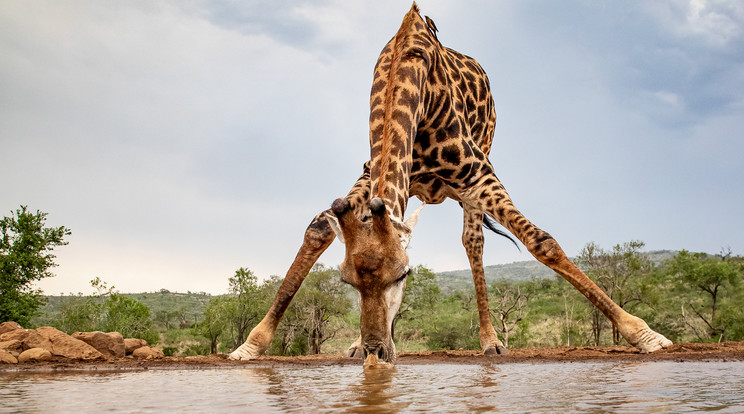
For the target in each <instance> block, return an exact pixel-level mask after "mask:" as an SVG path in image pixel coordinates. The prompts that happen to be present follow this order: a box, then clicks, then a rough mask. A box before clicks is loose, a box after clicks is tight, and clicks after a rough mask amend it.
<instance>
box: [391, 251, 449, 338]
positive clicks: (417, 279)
mask: <svg viewBox="0 0 744 414" xmlns="http://www.w3.org/2000/svg"><path fill="white" fill-rule="evenodd" d="M441 297H442V294H441V291H440V290H439V286H438V285H437V282H436V275H435V274H434V272H433V271H432V270H431V269H428V268H426V267H425V266H423V265H418V266H416V267H414V268H413V269H412V270H411V273H410V274H409V275H408V277H407V278H406V290H405V292H404V294H403V301H402V302H401V304H400V309H399V310H398V313H397V314H396V315H395V317H394V318H393V323H392V327H391V332H390V334H391V336H392V338H393V340H395V327H396V325H397V324H398V322H399V321H401V320H411V319H414V318H417V317H418V316H420V315H421V313H422V312H427V311H431V310H432V309H433V308H434V305H436V304H437V303H438V302H439V301H440V300H441Z"/></svg>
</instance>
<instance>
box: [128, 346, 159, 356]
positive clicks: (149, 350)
mask: <svg viewBox="0 0 744 414" xmlns="http://www.w3.org/2000/svg"><path fill="white" fill-rule="evenodd" d="M132 355H133V356H134V357H135V358H143V359H160V358H163V357H164V356H165V355H164V354H163V351H161V350H160V349H158V348H155V347H152V346H143V347H140V348H137V349H135V350H134V352H132Z"/></svg>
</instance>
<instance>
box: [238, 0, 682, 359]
mask: <svg viewBox="0 0 744 414" xmlns="http://www.w3.org/2000/svg"><path fill="white" fill-rule="evenodd" d="M425 19H426V20H424V19H423V18H422V17H421V15H420V12H419V8H418V7H417V5H416V3H415V2H414V3H413V5H412V6H411V9H410V10H409V11H408V13H406V15H405V16H404V18H403V22H402V24H401V26H400V29H399V30H398V32H397V33H396V34H395V36H394V37H393V38H392V39H391V40H390V41H389V42H388V43H387V44H386V45H385V47H384V48H383V50H382V52H381V53H380V56H379V58H378V60H377V63H376V65H375V70H374V78H373V82H372V90H371V94H370V116H369V128H370V129H369V131H370V132H369V139H370V159H369V161H367V162H366V163H365V164H364V166H363V171H362V175H361V176H360V177H359V178H358V179H357V181H356V183H355V184H354V186H353V187H352V189H351V191H350V192H349V193H348V194H347V196H346V197H344V198H340V199H337V200H335V201H334V202H333V204H332V206H331V209H329V210H326V211H323V212H321V213H319V214H318V215H316V216H315V218H314V219H313V221H312V222H311V223H310V225H309V226H308V227H307V229H306V231H305V235H304V240H303V243H302V246H301V248H300V250H299V252H298V253H297V256H296V257H295V260H294V262H293V263H292V265H291V266H290V268H289V270H288V272H287V275H286V277H285V279H284V281H283V283H282V284H281V286H280V288H279V290H278V292H277V294H276V297H275V299H274V302H273V304H272V305H271V308H270V309H269V311H268V312H267V314H266V316H265V317H264V318H263V320H262V321H261V322H260V323H259V324H258V325H257V326H256V327H255V328H254V329H253V330H252V331H251V333H250V335H249V336H248V339H247V340H246V341H245V343H244V344H243V345H241V346H240V347H239V348H238V349H236V350H235V351H234V352H233V353H231V354H230V358H232V359H254V358H258V357H259V356H260V355H261V354H263V352H264V351H265V350H266V349H267V347H268V346H269V343H270V342H271V339H272V338H273V335H274V332H275V330H276V328H277V325H278V323H279V320H280V319H281V317H282V315H283V314H284V311H285V310H286V308H287V306H288V305H289V302H290V301H291V300H292V297H293V296H294V294H295V293H296V292H297V290H298V289H299V287H300V285H301V284H302V282H303V280H304V278H305V276H306V275H307V274H308V272H309V270H310V268H311V267H312V266H313V264H314V263H315V262H316V261H317V259H318V258H319V257H320V255H321V254H322V253H323V252H324V251H325V249H326V248H328V246H330V244H331V243H332V242H333V240H334V238H338V239H339V241H341V242H343V243H344V244H345V250H346V252H345V257H344V261H343V262H342V264H341V266H340V269H341V273H342V281H344V282H346V283H348V284H350V285H352V286H353V287H354V288H355V289H356V290H357V291H358V293H359V298H360V300H359V302H360V307H361V319H360V327H361V329H360V330H361V332H360V337H359V339H358V340H357V341H356V342H355V343H354V344H352V346H351V347H350V348H349V350H348V352H347V354H348V355H349V356H357V355H358V356H362V357H364V358H366V359H367V361H369V360H370V359H373V360H380V361H383V362H387V363H394V361H395V356H396V350H395V344H394V343H393V341H392V338H391V324H392V320H393V317H394V316H395V314H396V313H397V311H398V308H399V306H400V303H401V300H402V297H403V291H404V290H405V282H406V276H407V274H408V272H409V267H408V255H407V254H406V247H407V245H408V243H409V242H410V240H411V237H412V234H413V228H414V226H415V224H416V221H417V220H418V215H419V212H420V210H421V208H419V209H418V210H416V211H415V212H414V213H412V214H411V215H410V216H409V217H408V218H407V219H405V220H404V213H405V211H406V207H407V203H408V200H409V198H410V197H414V196H415V197H417V198H418V199H420V200H421V201H422V202H423V204H422V207H423V205H426V204H439V203H442V202H443V201H444V200H445V199H447V198H450V199H454V200H456V201H457V202H459V203H460V205H461V206H462V209H463V232H462V243H463V246H464V247H465V251H466V253H467V256H468V260H469V262H470V267H471V271H472V275H473V283H474V286H475V293H476V298H477V306H478V315H479V324H480V331H479V339H480V345H481V349H482V351H483V353H484V354H504V353H505V352H506V349H505V348H504V346H503V344H502V343H501V341H499V339H498V337H497V335H496V331H495V329H494V327H493V325H492V323H491V318H490V312H489V305H488V293H487V290H486V282H485V275H484V270H483V258H482V256H483V239H484V237H483V224H484V219H488V218H489V217H490V218H491V219H493V220H495V221H497V222H498V223H499V224H501V225H502V226H503V227H504V228H506V229H507V230H508V231H509V232H511V233H512V234H513V235H514V236H516V238H517V239H519V241H521V243H522V244H523V245H524V246H525V247H526V248H527V250H528V251H529V252H530V253H531V254H532V255H533V256H534V257H535V258H536V259H537V260H538V261H540V262H541V263H543V264H544V265H546V266H548V267H550V268H551V269H552V270H554V271H555V272H556V273H558V274H560V275H561V276H563V277H564V278H565V279H566V280H567V281H568V282H570V283H571V284H572V285H573V286H574V287H576V289H578V290H579V291H580V292H581V293H582V294H583V295H584V296H585V297H586V298H587V299H589V301H591V302H592V304H594V306H596V307H598V308H599V309H600V310H601V311H602V312H603V313H604V314H605V315H606V317H607V318H608V319H609V320H610V321H611V322H612V323H613V324H614V325H615V326H616V327H617V328H618V331H619V332H620V334H621V335H622V336H623V338H625V340H626V341H628V343H630V344H631V345H633V346H635V347H636V348H638V349H639V350H640V351H641V352H654V351H657V350H659V349H662V348H666V347H668V346H670V345H671V344H672V342H671V341H669V340H668V339H667V338H665V337H664V336H663V335H661V334H659V333H657V332H654V331H653V330H651V328H649V326H648V325H647V324H646V323H645V322H644V321H643V320H642V319H640V318H638V317H636V316H633V315H631V314H629V313H628V312H626V311H625V310H623V309H622V308H620V307H619V306H618V305H617V304H615V303H614V302H613V301H612V300H611V299H610V298H609V297H608V296H607V295H606V294H605V293H604V292H603V291H602V290H601V289H600V288H599V287H598V286H597V285H596V284H594V282H592V281H591V280H590V279H589V278H588V277H587V276H586V275H585V274H584V273H583V272H582V271H581V270H580V269H579V268H578V267H576V265H574V263H572V262H571V260H570V259H569V258H568V257H567V256H566V254H565V253H564V252H563V250H562V249H561V247H560V246H559V245H558V243H557V242H556V241H555V239H553V238H552V237H551V236H550V235H549V234H548V233H547V232H545V231H543V230H541V229H540V228H538V227H537V226H536V225H534V224H533V223H532V222H530V221H529V220H528V219H527V218H526V217H525V216H524V215H522V213H520V212H519V210H517V208H516V207H515V206H514V203H513V202H512V200H511V198H510V197H509V195H508V194H507V192H506V190H505V188H504V186H503V185H502V183H501V182H500V181H499V179H498V178H497V177H496V174H495V173H494V168H493V165H492V164H491V162H490V161H489V158H488V156H489V153H490V150H491V144H492V140H493V134H494V127H495V122H496V113H495V110H494V103H493V98H492V95H491V90H490V85H489V81H488V77H487V76H486V73H485V72H484V70H483V69H482V68H481V66H480V65H479V64H478V62H476V61H475V60H474V59H472V58H470V57H468V56H465V55H463V54H461V53H459V52H456V51H454V50H452V49H449V48H446V47H444V46H442V44H441V43H440V42H439V39H438V37H437V32H438V30H437V28H436V26H435V25H434V22H433V21H432V20H431V19H430V18H428V16H425Z"/></svg>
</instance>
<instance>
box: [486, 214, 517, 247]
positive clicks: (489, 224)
mask: <svg viewBox="0 0 744 414" xmlns="http://www.w3.org/2000/svg"><path fill="white" fill-rule="evenodd" d="M483 227H485V228H487V229H488V230H491V231H492V232H494V233H496V234H498V235H499V236H502V237H506V238H507V239H509V240H510V241H511V242H512V243H514V246H516V247H517V250H519V251H520V252H521V251H522V249H520V248H519V244H517V241H516V240H514V238H513V237H512V236H511V235H510V234H509V233H507V232H505V231H504V230H501V229H500V228H499V227H500V225H499V223H497V222H496V220H494V219H492V218H491V217H488V215H487V214H483Z"/></svg>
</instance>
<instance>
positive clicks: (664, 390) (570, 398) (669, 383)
mask: <svg viewBox="0 0 744 414" xmlns="http://www.w3.org/2000/svg"><path fill="white" fill-rule="evenodd" d="M339 411H341V412H361V413H365V412H375V413H377V412H390V413H394V412H475V413H478V412H508V413H516V412H531V413H534V412H592V413H593V412H614V413H638V412H648V413H680V412H700V411H716V412H722V413H735V412H744V362H682V363H680V362H653V363H627V362H625V363H548V364H543V363H541V364H493V365H455V364H436V365H400V366H398V367H396V368H395V369H392V370H368V371H364V370H363V369H362V367H361V366H329V367H313V368H299V367H278V368H277V367H275V368H256V367H248V368H228V369H224V368H223V369H206V370H148V371H136V372H110V373H99V374H96V373H93V374H91V373H84V374H83V373H50V374H24V373H0V412H2V413H6V412H8V413H41V412H43V413H48V412H53V413H86V412H96V413H98V412H110V413H162V412H178V413H207V412H226V413H243V412H245V413H253V412H255V413H267V412H312V413H323V412H339Z"/></svg>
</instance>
